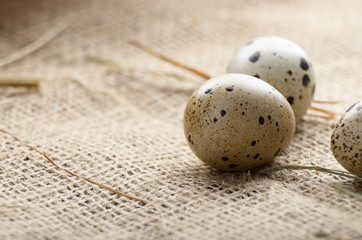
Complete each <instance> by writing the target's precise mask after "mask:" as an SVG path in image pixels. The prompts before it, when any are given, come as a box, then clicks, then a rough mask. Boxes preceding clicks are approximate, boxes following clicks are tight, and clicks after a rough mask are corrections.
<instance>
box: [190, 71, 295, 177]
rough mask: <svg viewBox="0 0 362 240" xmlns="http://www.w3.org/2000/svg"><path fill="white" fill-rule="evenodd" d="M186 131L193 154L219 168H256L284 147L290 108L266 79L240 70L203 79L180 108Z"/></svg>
mask: <svg viewBox="0 0 362 240" xmlns="http://www.w3.org/2000/svg"><path fill="white" fill-rule="evenodd" d="M183 123H184V133H185V137H186V140H187V142H188V144H189V146H190V148H191V150H192V151H193V152H194V153H195V155H196V156H197V157H198V158H199V159H201V160H202V161H203V162H205V163H206V164H208V165H210V166H211V167H214V168H216V169H219V170H222V171H240V170H247V169H251V168H255V167H259V166H261V165H263V164H265V163H268V162H270V161H271V160H273V159H274V157H275V156H276V155H278V153H280V152H281V151H282V150H283V149H285V148H286V147H287V145H288V144H289V143H290V141H291V140H292V138H293V135H294V131H295V117H294V113H293V110H292V108H291V106H290V105H289V103H288V102H287V100H286V99H285V98H284V97H283V95H282V94H281V93H280V92H279V91H278V90H276V89H275V88H274V87H272V86H271V85H270V84H268V83H266V82H264V81H262V80H260V79H258V78H255V77H253V76H249V75H244V74H224V75H221V76H220V77H216V78H213V79H210V80H208V81H206V82H205V83H204V84H203V85H202V86H201V87H200V88H199V89H197V90H196V91H195V92H194V93H193V94H192V96H191V98H190V100H189V101H188V103H187V106H186V109H185V112H184V122H183Z"/></svg>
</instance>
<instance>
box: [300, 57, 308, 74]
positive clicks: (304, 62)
mask: <svg viewBox="0 0 362 240" xmlns="http://www.w3.org/2000/svg"><path fill="white" fill-rule="evenodd" d="M299 66H300V67H301V68H302V69H303V70H304V71H307V70H308V68H309V65H308V62H307V60H305V58H301V59H300V65H299Z"/></svg>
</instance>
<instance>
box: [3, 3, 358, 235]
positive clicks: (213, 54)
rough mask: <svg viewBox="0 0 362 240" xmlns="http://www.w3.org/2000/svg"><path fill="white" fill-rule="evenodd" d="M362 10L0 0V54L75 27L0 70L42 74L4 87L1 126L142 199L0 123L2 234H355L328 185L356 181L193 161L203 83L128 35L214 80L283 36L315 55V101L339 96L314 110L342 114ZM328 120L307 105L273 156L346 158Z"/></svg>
mask: <svg viewBox="0 0 362 240" xmlns="http://www.w3.org/2000/svg"><path fill="white" fill-rule="evenodd" d="M361 12H362V1H359V0H349V1H344V0H334V1H324V0H304V1H297V0H271V1H269V0H255V1H253V0H235V1H234V0H224V1H217V0H195V1H186V0H134V1H131V0H120V1H116V0H114V1H113V0H103V1H96V0H92V1H88V0H87V1H81V0H62V1H55V0H53V1H51V0H22V1H13V0H3V1H1V2H0V61H1V59H5V58H7V57H8V56H11V55H12V54H14V53H16V52H18V51H19V50H21V49H23V48H27V46H29V45H30V44H32V43H34V42H36V41H37V40H38V39H39V38H42V36H44V34H46V33H47V32H48V31H51V29H53V28H54V27H55V26H57V25H58V24H61V23H64V22H67V21H69V22H72V23H71V24H70V25H69V26H68V27H67V28H66V29H65V30H64V31H63V32H61V33H60V34H59V35H57V36H55V37H54V38H53V39H52V40H50V41H48V42H46V43H45V44H43V45H42V46H40V47H39V48H38V49H37V50H36V51H34V52H32V53H29V54H27V55H26V56H25V57H23V58H21V59H19V60H17V61H14V62H11V63H10V64H7V65H6V66H3V67H1V68H0V78H41V79H44V81H42V82H41V85H40V87H39V88H15V87H1V88H0V111H1V114H0V119H1V122H0V128H1V129H4V130H6V131H8V132H10V133H12V134H14V135H16V136H17V137H18V138H20V139H21V140H23V141H24V142H26V143H27V144H30V145H32V146H35V147H37V148H39V149H40V150H41V151H43V152H44V153H46V154H47V155H48V156H49V157H50V158H51V159H52V160H53V161H54V162H56V163H57V164H59V165H60V166H62V167H64V168H66V169H68V170H70V171H73V172H75V173H77V174H79V175H82V176H85V177H88V178H90V179H92V180H94V181H97V182H100V183H102V184H105V185H107V186H109V187H112V188H114V189H117V190H119V191H121V192H122V193H126V194H129V195H132V196H136V197H138V198H141V199H144V200H146V201H147V202H148V203H147V204H142V203H140V202H137V201H134V200H130V199H128V198H125V197H120V196H118V195H116V194H113V193H111V192H109V191H107V190H105V189H103V188H100V187H98V186H96V185H93V184H90V183H88V182H86V181H84V180H82V179H80V178H76V177H73V176H71V175H69V174H67V173H66V172H64V171H61V170H59V169H57V168H55V167H54V166H53V165H51V164H50V163H49V162H48V161H47V160H46V159H45V158H44V157H43V156H41V155H40V154H39V153H37V152H35V151H32V150H31V149H29V148H28V147H26V146H24V145H23V144H21V143H19V142H17V141H15V140H14V139H13V138H11V137H10V136H8V135H5V134H3V133H0V146H1V150H0V239H1V240H13V239H14V240H15V239H29V240H30V239H109V240H111V239H250V240H261V239H263V240H264V239H267V240H268V239H329V240H331V239H334V240H337V239H340V240H348V239H351V240H352V239H353V240H359V239H362V203H361V201H358V200H357V199H354V198H352V197H350V196H348V195H346V194H344V193H341V192H339V191H337V190H336V189H334V188H332V187H331V186H330V185H331V184H339V185H342V186H344V187H345V188H348V189H350V190H353V191H356V192H359V193H362V186H361V184H360V183H357V182H356V181H353V180H350V179H347V178H344V177H339V176H334V175H331V174H327V173H321V172H315V171H308V170H302V171H292V170H283V171H280V172H273V173H271V174H269V175H258V174H257V173H256V172H255V171H247V172H240V173H222V172H219V171H216V170H214V169H211V168H210V167H208V166H207V165H205V164H204V163H203V162H201V161H200V160H199V159H197V158H196V157H195V155H194V154H193V153H192V152H191V150H190V149H189V147H188V145H187V142H186V139H185V137H184V134H183V123H182V119H183V111H184V109H185V106H186V103H187V101H188V99H189V97H190V96H191V94H192V92H193V91H194V90H195V89H197V88H198V87H199V86H200V84H202V82H203V81H204V79H202V78H200V77H199V76H197V75H195V74H192V73H189V72H187V71H185V70H183V69H181V68H178V67H175V66H173V65H171V64H169V63H167V62H164V61H161V60H159V59H157V58H155V57H153V56H150V55H149V54H147V53H145V52H144V51H142V50H140V49H138V48H136V47H135V46H133V45H131V44H129V43H128V42H129V41H130V40H136V41H138V42H140V43H142V44H144V45H146V46H148V47H149V48H151V49H153V50H154V51H156V52H159V53H162V54H163V55H166V56H169V57H171V58H173V59H175V60H177V61H179V62H182V63H184V64H187V65H189V66H192V67H194V68H197V69H198V70H200V71H203V72H205V73H207V74H210V75H211V76H218V75H221V74H223V73H224V72H225V69H226V67H227V64H228V61H229V60H230V59H231V57H232V56H233V54H234V53H235V51H236V50H237V49H238V48H239V47H240V46H242V45H243V44H245V43H247V42H249V41H250V40H252V39H253V38H255V37H260V36H280V37H284V38H287V39H289V40H292V41H294V42H296V43H297V44H299V45H300V46H301V47H302V48H303V49H304V50H305V51H306V52H307V53H308V55H309V56H310V58H311V60H312V63H313V67H314V68H315V71H316V77H317V88H316V94H315V99H317V100H332V101H338V104H335V105H316V104H315V103H314V106H318V107H322V108H325V109H328V110H330V111H334V112H337V113H338V114H339V115H341V114H342V113H343V112H344V111H345V110H346V109H347V108H348V107H349V106H350V105H352V104H353V103H354V102H356V101H358V100H361V99H362V91H361V86H362V80H361V75H362V15H361ZM104 59H105V60H104ZM309 113H310V114H311V113H313V112H312V111H309ZM317 114H318V113H317ZM335 122H336V121H334V120H327V119H324V118H320V117H315V116H312V115H309V116H305V117H304V119H303V120H302V121H301V122H300V123H298V126H297V130H296V134H295V136H294V138H293V140H292V142H291V144H290V145H289V146H288V147H287V148H286V149H285V150H284V151H283V152H282V153H281V154H280V155H279V156H277V157H276V159H275V161H274V163H273V164H274V165H275V164H300V165H318V166H323V167H327V168H333V169H339V170H343V169H342V167H341V166H340V165H339V164H338V162H337V161H336V160H335V159H334V157H333V154H332V153H331V151H330V149H329V146H330V136H331V133H332V130H333V125H334V123H335Z"/></svg>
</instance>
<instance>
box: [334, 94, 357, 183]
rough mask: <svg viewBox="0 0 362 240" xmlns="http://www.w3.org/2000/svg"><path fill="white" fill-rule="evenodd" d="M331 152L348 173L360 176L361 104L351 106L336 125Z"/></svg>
mask: <svg viewBox="0 0 362 240" xmlns="http://www.w3.org/2000/svg"><path fill="white" fill-rule="evenodd" d="M331 150H332V152H333V154H334V156H335V157H336V159H337V161H338V162H339V163H340V164H341V165H342V166H343V167H344V168H345V169H346V170H348V171H349V172H351V173H353V174H355V175H357V176H362V102H361V101H360V102H357V103H355V104H353V105H352V106H351V107H350V108H349V109H348V110H347V111H346V113H345V114H344V115H343V116H342V117H341V119H340V120H339V122H338V123H337V124H336V126H335V128H334V130H333V133H332V137H331Z"/></svg>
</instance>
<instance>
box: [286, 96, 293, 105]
mask: <svg viewBox="0 0 362 240" xmlns="http://www.w3.org/2000/svg"><path fill="white" fill-rule="evenodd" d="M287 101H288V103H289V104H290V105H292V104H293V103H294V97H292V96H290V97H288V98H287Z"/></svg>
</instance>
